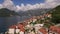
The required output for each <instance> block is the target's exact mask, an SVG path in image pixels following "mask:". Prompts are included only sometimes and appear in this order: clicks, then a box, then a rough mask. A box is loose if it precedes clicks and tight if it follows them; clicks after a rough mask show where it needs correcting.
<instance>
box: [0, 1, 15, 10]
mask: <svg viewBox="0 0 60 34" xmlns="http://www.w3.org/2000/svg"><path fill="white" fill-rule="evenodd" d="M1 7H3V8H8V9H10V10H15V9H16V7H15V5H14V3H13V2H12V1H11V0H4V2H3V3H2V4H1ZM1 7H0V8H1Z"/></svg>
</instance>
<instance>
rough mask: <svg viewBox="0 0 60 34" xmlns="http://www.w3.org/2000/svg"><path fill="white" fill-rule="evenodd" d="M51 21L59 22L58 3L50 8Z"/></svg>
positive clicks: (59, 9) (59, 7) (59, 10)
mask: <svg viewBox="0 0 60 34" xmlns="http://www.w3.org/2000/svg"><path fill="white" fill-rule="evenodd" d="M52 22H53V23H55V24H58V23H60V5H59V6H57V7H55V8H54V9H53V10H52Z"/></svg>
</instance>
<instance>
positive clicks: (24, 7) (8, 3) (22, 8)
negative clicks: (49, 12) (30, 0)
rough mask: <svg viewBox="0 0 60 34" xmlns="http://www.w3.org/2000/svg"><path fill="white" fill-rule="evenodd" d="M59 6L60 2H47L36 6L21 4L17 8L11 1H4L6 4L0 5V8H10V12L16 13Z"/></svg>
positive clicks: (54, 0) (51, 0)
mask: <svg viewBox="0 0 60 34" xmlns="http://www.w3.org/2000/svg"><path fill="white" fill-rule="evenodd" d="M57 5H60V0H45V2H44V3H36V4H34V5H31V4H26V5H24V4H23V3H21V6H19V5H16V6H15V5H14V3H13V2H12V1H11V0H4V2H3V3H2V4H0V8H8V9H10V10H15V11H26V10H34V9H40V8H54V7H56V6H57Z"/></svg>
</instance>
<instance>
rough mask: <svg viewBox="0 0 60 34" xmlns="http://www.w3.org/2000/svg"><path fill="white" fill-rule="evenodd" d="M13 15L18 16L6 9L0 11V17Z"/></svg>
mask: <svg viewBox="0 0 60 34" xmlns="http://www.w3.org/2000/svg"><path fill="white" fill-rule="evenodd" d="M15 15H19V14H18V13H17V12H15V11H11V10H9V9H7V8H2V9H0V17H9V16H15Z"/></svg>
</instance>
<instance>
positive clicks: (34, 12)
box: [18, 9, 51, 16]
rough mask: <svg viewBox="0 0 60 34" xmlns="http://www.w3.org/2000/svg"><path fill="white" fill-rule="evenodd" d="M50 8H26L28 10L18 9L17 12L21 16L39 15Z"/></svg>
mask: <svg viewBox="0 0 60 34" xmlns="http://www.w3.org/2000/svg"><path fill="white" fill-rule="evenodd" d="M49 10H51V9H36V10H28V11H19V12H18V14H20V15H21V16H39V15H42V14H44V13H46V12H48V11H49Z"/></svg>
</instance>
